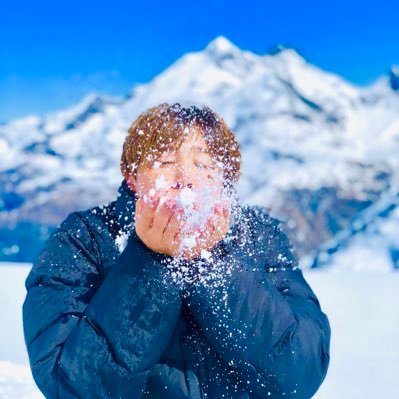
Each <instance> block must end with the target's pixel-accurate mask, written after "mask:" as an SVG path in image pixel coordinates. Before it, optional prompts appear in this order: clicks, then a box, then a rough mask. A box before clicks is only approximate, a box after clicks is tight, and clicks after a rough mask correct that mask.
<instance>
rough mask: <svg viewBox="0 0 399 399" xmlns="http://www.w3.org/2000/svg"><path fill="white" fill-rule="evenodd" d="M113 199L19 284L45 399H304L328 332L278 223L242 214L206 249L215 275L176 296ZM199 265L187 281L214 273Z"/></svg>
mask: <svg viewBox="0 0 399 399" xmlns="http://www.w3.org/2000/svg"><path fill="white" fill-rule="evenodd" d="M118 192H119V195H118V198H117V199H116V200H115V201H113V202H110V203H109V204H108V205H106V206H99V207H94V208H91V209H88V210H85V211H78V212H73V213H71V214H69V215H68V216H67V217H66V219H65V220H64V221H63V222H62V223H61V225H60V226H59V227H58V228H57V229H56V230H55V231H54V232H53V233H52V234H51V235H50V237H49V238H48V240H47V241H46V243H45V246H44V248H43V249H42V251H41V252H40V255H39V256H38V257H37V259H36V260H35V262H34V264H33V267H32V269H31V271H30V273H29V275H28V277H27V279H26V282H25V286H26V290H27V294H26V298H25V301H24V304H23V324H24V335H25V342H26V346H27V350H28V354H29V360H30V366H31V370H32V374H33V377H34V379H35V381H36V384H37V385H38V387H39V388H40V390H41V391H42V392H43V394H44V395H45V397H46V398H54V399H55V398H59V399H71V398H83V399H89V398H120V399H125V398H126V399H136V398H159V399H183V398H190V399H200V398H201V399H205V398H208V399H211V398H216V399H219V398H237V399H238V398H240V399H244V398H271V399H273V398H285V399H288V398H297V399H302V398H306V399H309V398H311V397H312V396H313V395H314V393H315V392H316V391H317V389H318V388H319V386H320V385H321V383H322V381H323V380H324V378H325V376H326V373H327V369H328V365H329V359H330V356H329V348H330V334H331V330H330V325H329V321H328V318H327V316H326V314H325V313H323V312H322V310H321V307H320V304H319V301H318V299H317V298H316V296H315V294H314V292H313V291H312V289H311V288H310V286H309V285H308V284H307V282H306V281H305V279H304V277H303V275H302V272H301V270H300V269H299V268H298V266H297V257H296V255H295V253H294V251H293V248H292V245H291V243H290V242H289V240H288V238H287V236H286V235H285V234H284V233H283V231H282V230H281V226H280V221H279V220H278V219H276V218H273V217H271V216H270V215H269V214H268V213H267V212H266V210H265V209H264V208H261V207H257V206H248V205H240V209H242V216H241V217H240V218H238V219H236V220H235V223H234V224H233V225H232V226H231V229H230V231H229V233H228V234H227V235H226V236H225V238H224V239H223V240H221V241H219V243H217V244H216V245H215V246H214V248H212V251H211V254H212V257H213V259H217V262H218V264H219V266H218V267H219V268H220V270H221V272H220V275H219V277H217V278H215V277H209V279H206V278H199V277H198V278H197V279H195V278H194V279H193V280H191V282H190V283H188V284H185V285H183V286H182V285H181V284H177V282H176V273H174V272H173V268H171V267H169V266H168V265H171V263H170V262H171V261H173V258H172V257H169V256H168V255H164V254H160V253H157V252H155V251H153V250H151V249H149V248H148V247H147V246H146V245H145V244H144V243H143V242H142V241H141V240H140V238H139V237H138V236H137V234H136V232H135V230H134V226H133V224H132V220H133V213H134V209H135V196H134V193H133V192H131V191H130V189H129V187H128V186H127V184H126V181H125V180H123V181H122V184H121V185H120V187H119V190H118ZM132 226H133V227H132ZM123 237H125V238H126V240H125V241H124V240H123ZM168 262H169V263H168ZM201 262H202V263H201ZM201 262H199V260H198V258H197V260H192V261H186V263H187V265H186V266H188V268H191V269H192V270H195V271H196V272H195V273H197V274H194V276H200V275H201V276H206V275H207V274H206V273H208V272H209V270H210V269H209V267H210V265H211V262H210V261H209V259H208V260H206V259H205V260H204V259H202V258H201ZM199 264H201V265H202V266H201V268H200V269H201V270H202V271H201V270H200V271H199V268H198V265H199ZM207 265H208V269H207V267H206V266H207ZM191 269H190V270H191ZM204 270H205V271H204ZM173 273H174V277H173V276H172V275H173ZM199 273H203V274H199ZM204 273H205V274H204ZM209 275H210V276H212V274H211V273H210V274H209ZM218 280H220V281H222V282H223V283H220V281H218Z"/></svg>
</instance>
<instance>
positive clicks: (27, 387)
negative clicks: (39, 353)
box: [0, 258, 399, 399]
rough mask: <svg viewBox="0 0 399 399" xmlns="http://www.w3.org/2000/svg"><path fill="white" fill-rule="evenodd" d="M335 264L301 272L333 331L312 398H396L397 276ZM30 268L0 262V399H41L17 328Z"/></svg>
mask: <svg viewBox="0 0 399 399" xmlns="http://www.w3.org/2000/svg"><path fill="white" fill-rule="evenodd" d="M369 261H370V262H373V261H376V260H373V259H372V258H370V259H369ZM334 266H337V265H333V267H331V268H329V269H328V270H306V271H304V275H305V278H306V280H307V281H308V283H309V284H310V286H311V287H312V289H313V290H314V292H315V293H316V295H317V296H318V298H319V300H320V303H321V306H322V309H323V310H324V312H325V313H326V314H327V315H328V317H329V320H330V324H331V330H332V338H331V362H330V367H329V371H328V374H327V377H326V379H325V381H324V383H323V384H322V386H321V388H320V389H319V391H318V392H317V394H316V395H315V397H314V398H316V399H341V398H343V399H346V398H348V399H357V398H359V399H360V398H361V399H368V398H370V399H375V398H398V397H399V382H398V379H397V376H398V375H399V356H398V355H399V339H398V333H399V311H398V305H399V290H398V287H399V273H397V272H393V271H391V272H382V271H379V272H377V271H372V270H364V271H362V272H356V271H353V270H352V271H351V270H349V271H348V270H345V271H343V270H342V269H340V268H339V267H334ZM29 269H30V265H29V264H10V263H0V281H1V282H2V289H1V291H0V303H1V318H0V320H1V328H0V398H2V399H11V398H12V399H23V398H29V399H31V398H32V399H33V398H34V399H37V398H43V396H42V395H41V394H40V392H39V391H38V390H37V388H36V387H35V384H34V381H33V379H32V377H31V374H30V369H29V365H28V358H27V354H26V351H25V343H24V338H23V330H22V314H21V308H22V303H23V300H24V298H25V287H24V281H25V277H26V275H27V273H28V272H29Z"/></svg>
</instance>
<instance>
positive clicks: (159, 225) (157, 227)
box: [153, 198, 176, 239]
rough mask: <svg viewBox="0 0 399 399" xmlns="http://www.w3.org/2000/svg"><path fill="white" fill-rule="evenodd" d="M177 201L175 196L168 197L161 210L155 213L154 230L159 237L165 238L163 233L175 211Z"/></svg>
mask: <svg viewBox="0 0 399 399" xmlns="http://www.w3.org/2000/svg"><path fill="white" fill-rule="evenodd" d="M175 206H176V201H175V200H174V199H173V198H167V199H166V200H165V202H164V203H163V205H162V206H160V207H159V210H158V211H157V212H156V213H155V216H154V223H153V230H154V234H156V235H157V237H158V239H162V238H163V233H164V230H165V227H166V226H167V223H168V221H169V219H170V217H171V215H172V214H173V212H174V208H175Z"/></svg>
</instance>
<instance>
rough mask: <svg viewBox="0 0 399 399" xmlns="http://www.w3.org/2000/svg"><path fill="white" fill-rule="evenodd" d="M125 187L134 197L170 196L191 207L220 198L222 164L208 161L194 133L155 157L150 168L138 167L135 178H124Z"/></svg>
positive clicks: (196, 133) (209, 157) (205, 146)
mask: <svg viewBox="0 0 399 399" xmlns="http://www.w3.org/2000/svg"><path fill="white" fill-rule="evenodd" d="M127 182H128V185H129V187H130V189H131V190H133V191H135V192H136V195H138V196H144V195H150V196H151V195H153V194H154V193H155V192H157V193H158V194H159V195H160V196H161V197H173V198H175V199H176V198H177V199H180V200H181V203H182V204H183V205H184V204H187V203H188V202H190V201H191V203H192V205H193V206H194V208H196V209H198V208H201V207H204V206H205V205H206V204H207V203H210V202H212V201H211V200H212V199H214V200H215V201H216V200H217V199H218V198H220V196H221V195H222V192H223V173H222V165H221V164H220V163H218V162H217V161H216V160H215V159H213V158H212V155H211V154H210V153H209V152H208V148H207V144H206V142H205V140H204V138H203V136H202V135H201V133H200V132H199V131H198V130H194V129H193V130H192V134H190V135H189V136H188V138H187V139H186V140H185V141H184V142H183V143H182V144H181V146H180V147H179V148H178V150H177V151H173V150H172V151H169V152H164V153H162V154H159V157H158V159H155V160H154V162H153V164H152V165H151V166H150V167H146V168H144V167H142V166H139V168H138V170H137V176H136V178H134V177H133V176H129V177H128V180H127Z"/></svg>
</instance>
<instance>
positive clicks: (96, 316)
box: [23, 212, 181, 399]
mask: <svg viewBox="0 0 399 399" xmlns="http://www.w3.org/2000/svg"><path fill="white" fill-rule="evenodd" d="M83 220H84V219H83V218H82V217H81V216H79V215H78V214H77V212H75V213H72V214H70V215H69V216H68V217H67V219H66V220H65V221H64V222H63V223H62V224H61V226H60V227H59V228H58V229H57V230H56V231H55V232H54V233H52V235H50V237H49V238H48V240H47V241H46V243H45V246H44V248H43V250H42V251H41V253H40V255H39V256H38V258H37V259H36V261H35V263H34V264H33V267H32V269H31V271H30V273H29V275H28V277H27V279H26V281H25V286H26V290H27V295H26V298H25V301H24V304H23V326H24V335H25V343H26V346H27V350H28V355H29V361H30V366H31V370H32V375H33V377H34V379H35V382H36V384H37V385H38V387H39V388H40V390H41V391H42V392H43V394H44V395H45V397H46V398H48V399H49V398H50V399H51V398H54V399H56V398H57V399H67V398H68V399H70V398H74V399H75V398H84V399H86V398H96V399H98V398H120V399H123V398H140V397H141V396H142V394H143V392H144V391H145V388H146V383H147V380H148V378H149V376H150V372H151V368H152V366H153V365H154V364H156V363H157V361H158V359H159V358H160V356H161V354H162V352H163V351H164V348H165V347H166V344H167V342H168V340H169V338H170V336H171V334H172V331H173V329H174V326H175V324H176V321H177V318H178V315H179V312H180V306H181V300H180V294H179V292H178V290H177V288H176V287H175V286H173V284H172V282H171V280H170V279H168V275H167V274H166V272H165V271H164V270H165V267H164V266H162V265H161V264H160V263H159V262H156V261H155V260H154V259H153V258H152V257H151V256H150V254H149V253H148V252H147V250H146V249H145V248H146V247H145V245H144V243H142V242H141V241H140V242H139V241H138V240H136V238H135V237H133V235H131V236H130V237H129V240H128V242H127V245H126V247H125V249H124V251H123V252H122V254H120V257H119V258H118V260H117V261H116V263H115V265H114V266H113V267H112V268H111V270H110V271H109V272H108V274H107V275H106V276H105V278H104V276H102V272H100V270H102V269H100V267H99V264H98V256H97V255H96V248H95V246H94V242H93V241H94V240H93V239H92V238H91V237H90V234H91V233H90V232H89V230H88V229H87V227H86V223H85V222H84V221H83ZM144 247H145V248H144ZM97 254H98V252H97Z"/></svg>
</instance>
